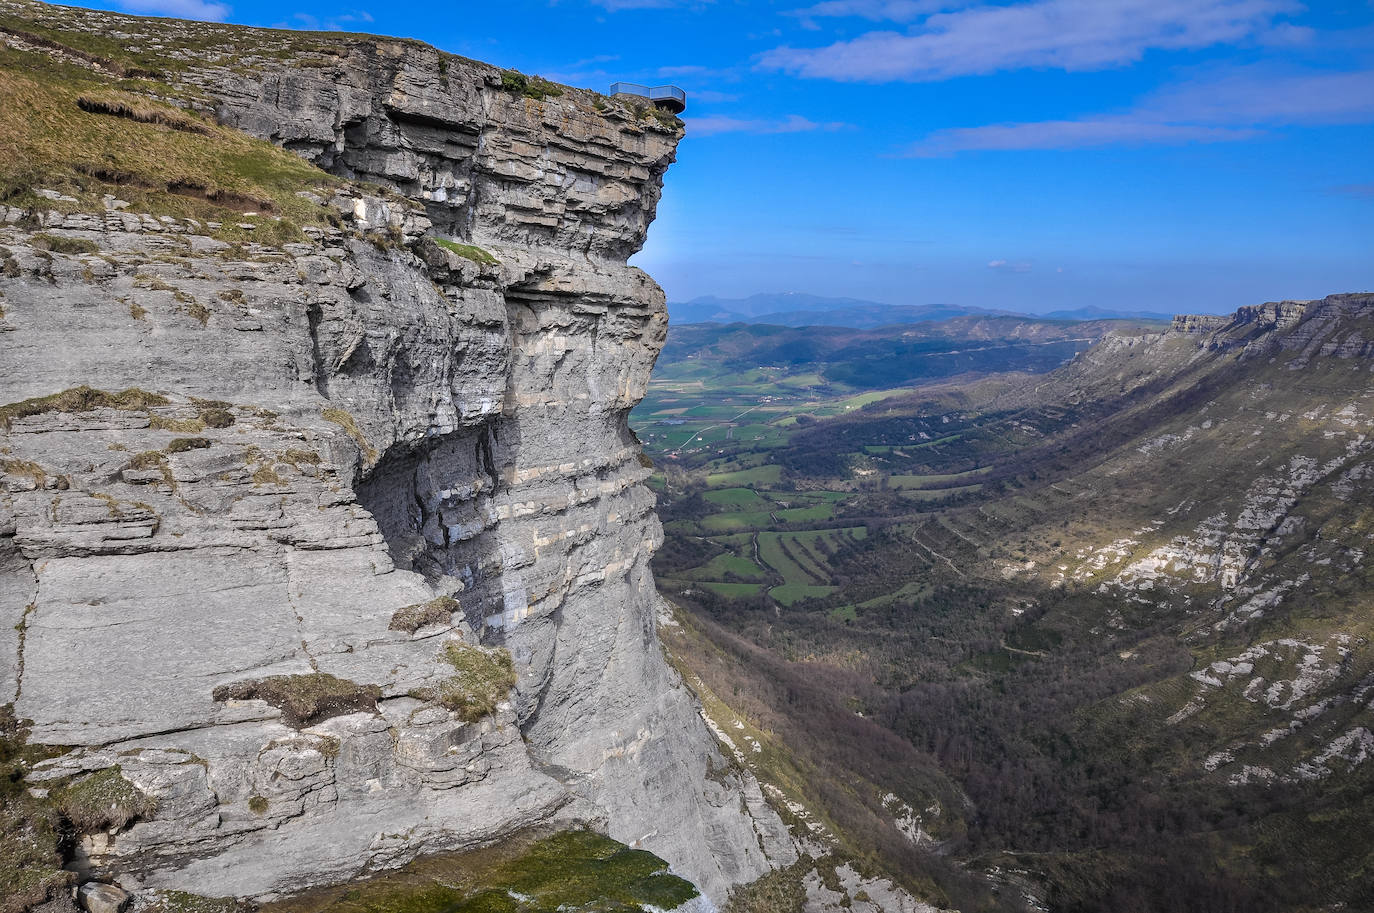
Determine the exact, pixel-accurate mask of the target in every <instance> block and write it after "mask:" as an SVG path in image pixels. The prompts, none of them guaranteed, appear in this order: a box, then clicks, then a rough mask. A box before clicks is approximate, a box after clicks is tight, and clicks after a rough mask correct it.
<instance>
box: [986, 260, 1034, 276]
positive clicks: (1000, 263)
mask: <svg viewBox="0 0 1374 913" xmlns="http://www.w3.org/2000/svg"><path fill="white" fill-rule="evenodd" d="M988 269H990V270H992V271H993V272H994V273H1028V272H1030V271H1031V264H1030V262H1029V261H1026V260H1017V261H1015V262H1013V261H1011V260H989V261H988Z"/></svg>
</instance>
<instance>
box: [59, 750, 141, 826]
mask: <svg viewBox="0 0 1374 913" xmlns="http://www.w3.org/2000/svg"><path fill="white" fill-rule="evenodd" d="M52 800H53V803H54V804H55V805H56V806H57V809H58V811H59V812H61V813H62V817H63V818H66V819H67V820H68V821H70V822H71V824H72V827H74V828H75V829H76V830H77V832H78V833H82V834H91V833H95V832H96V831H104V830H122V829H124V828H125V827H127V826H128V825H129V824H130V823H132V822H134V821H137V820H139V819H140V818H150V817H152V815H153V814H154V813H156V812H157V800H155V799H153V798H152V797H151V796H149V795H147V794H146V793H144V792H143V791H142V790H141V789H139V788H138V787H137V786H135V785H134V784H132V783H130V782H129V781H128V780H127V779H125V777H124V774H123V772H122V771H121V770H120V769H119V765H115V766H114V767H107V768H106V769H104V770H100V771H96V772H95V773H93V774H87V775H86V776H84V777H82V778H81V779H79V780H75V781H73V782H72V783H69V784H67V785H65V786H61V787H58V788H57V789H55V790H53V792H52Z"/></svg>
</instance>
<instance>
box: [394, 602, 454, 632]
mask: <svg viewBox="0 0 1374 913" xmlns="http://www.w3.org/2000/svg"><path fill="white" fill-rule="evenodd" d="M458 608H459V607H458V600H456V599H454V598H453V597H452V596H440V597H439V598H438V599H431V600H430V601H429V602H421V603H418V604H416V605H408V606H406V607H404V608H401V609H397V610H396V612H395V614H394V615H392V616H391V624H389V625H387V627H388V628H389V629H390V630H392V631H405V632H406V633H407V634H414V633H415V632H416V631H418V630H420V629H421V628H423V627H425V626H426V625H433V624H441V623H442V624H447V623H448V622H449V621H451V620H452V618H453V613H454V612H456V611H458Z"/></svg>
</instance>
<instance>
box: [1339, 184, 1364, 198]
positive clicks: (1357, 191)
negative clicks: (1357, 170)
mask: <svg viewBox="0 0 1374 913" xmlns="http://www.w3.org/2000/svg"><path fill="white" fill-rule="evenodd" d="M1331 192H1332V193H1338V194H1340V195H1341V196H1343V197H1363V198H1365V199H1374V184H1341V185H1339V186H1337V187H1332V188H1331Z"/></svg>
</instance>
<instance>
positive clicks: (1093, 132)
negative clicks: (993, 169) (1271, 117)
mask: <svg viewBox="0 0 1374 913" xmlns="http://www.w3.org/2000/svg"><path fill="white" fill-rule="evenodd" d="M1259 132H1260V131H1258V130H1249V129H1238V128H1229V127H1202V126H1193V125H1188V124H1163V123H1154V122H1149V121H1136V120H1132V119H1131V118H1130V117H1129V116H1124V117H1099V118H1086V119H1083V120H1049V121H1036V122H1032V123H1025V124H989V125H987V126H985V127H955V128H952V129H948V130H937V131H935V132H934V133H932V134H930V136H928V137H926V138H925V139H923V140H921V141H920V142H918V143H915V144H913V145H912V146H910V147H908V148H907V150H906V151H905V153H904V154H905V155H906V156H907V157H909V158H936V157H939V156H943V155H951V154H953V153H955V152H970V151H988V150H1009V149H1087V148H1092V147H1095V146H1138V145H1181V144H1184V143H1220V142H1227V141H1235V140H1243V139H1252V138H1253V137H1255V136H1256V135H1257V134H1258V133H1259Z"/></svg>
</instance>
